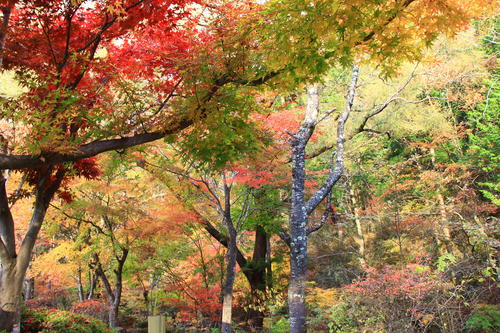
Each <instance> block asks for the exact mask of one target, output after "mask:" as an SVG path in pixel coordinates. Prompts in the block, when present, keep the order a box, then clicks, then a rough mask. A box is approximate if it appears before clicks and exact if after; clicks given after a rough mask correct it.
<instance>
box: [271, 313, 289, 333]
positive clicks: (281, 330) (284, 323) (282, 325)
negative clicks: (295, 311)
mask: <svg viewBox="0 0 500 333" xmlns="http://www.w3.org/2000/svg"><path fill="white" fill-rule="evenodd" d="M289 331H290V320H288V318H285V317H282V318H280V319H279V320H278V321H276V322H275V323H274V324H273V326H272V327H271V330H270V331H269V332H270V333H286V332H289Z"/></svg>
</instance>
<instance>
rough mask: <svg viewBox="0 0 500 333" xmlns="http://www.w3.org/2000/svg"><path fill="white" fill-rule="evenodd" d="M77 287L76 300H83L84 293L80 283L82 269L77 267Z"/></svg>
mask: <svg viewBox="0 0 500 333" xmlns="http://www.w3.org/2000/svg"><path fill="white" fill-rule="evenodd" d="M76 283H77V289H78V300H79V301H80V302H83V301H84V300H85V295H84V292H83V283H82V269H81V268H78V279H77V281H76Z"/></svg>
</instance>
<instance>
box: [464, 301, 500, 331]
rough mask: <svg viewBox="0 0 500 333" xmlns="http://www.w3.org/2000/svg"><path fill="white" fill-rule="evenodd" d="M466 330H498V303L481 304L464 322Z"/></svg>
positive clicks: (499, 325)
mask: <svg viewBox="0 0 500 333" xmlns="http://www.w3.org/2000/svg"><path fill="white" fill-rule="evenodd" d="M465 331H466V332H475V333H476V332H477V333H496V332H500V305H487V304H481V305H480V306H478V307H477V308H476V311H474V312H473V313H472V315H471V316H470V317H469V319H468V320H467V322H466V323H465Z"/></svg>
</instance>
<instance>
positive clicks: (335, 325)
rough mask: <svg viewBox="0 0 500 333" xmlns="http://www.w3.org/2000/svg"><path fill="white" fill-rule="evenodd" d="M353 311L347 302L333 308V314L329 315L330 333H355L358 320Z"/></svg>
mask: <svg viewBox="0 0 500 333" xmlns="http://www.w3.org/2000/svg"><path fill="white" fill-rule="evenodd" d="M351 310H352V309H351V308H350V307H349V303H347V302H342V303H339V304H336V305H334V306H333V307H332V309H331V314H330V315H329V319H330V321H329V322H328V324H327V325H328V329H329V332H330V333H351V332H355V328H356V320H355V319H354V314H353V313H352V312H351Z"/></svg>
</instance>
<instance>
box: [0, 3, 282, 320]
mask: <svg viewBox="0 0 500 333" xmlns="http://www.w3.org/2000/svg"><path fill="white" fill-rule="evenodd" d="M191 3H192V2H187V1H153V0H148V1H142V0H140V1H124V2H119V3H116V2H109V3H108V2H104V3H103V2H95V1H85V2H71V1H52V2H46V3H45V2H44V3H43V4H41V5H40V3H39V2H36V1H34V2H32V1H26V2H21V3H15V2H12V1H10V2H8V6H7V7H5V8H4V7H2V12H3V21H2V28H1V30H0V37H1V38H0V39H1V43H0V44H1V46H2V49H1V51H0V52H1V55H0V56H1V59H2V66H3V67H2V69H7V70H13V71H15V72H16V73H17V74H18V75H17V79H18V80H19V81H20V82H21V84H22V85H23V86H25V87H26V88H27V92H25V93H23V94H21V95H20V96H17V97H15V98H11V99H9V100H5V99H2V118H3V122H4V123H5V128H6V129H5V130H4V133H3V139H2V151H1V152H2V154H1V156H0V168H1V169H2V170H5V169H16V170H20V169H23V170H24V169H31V170H32V171H29V170H24V171H23V172H26V173H30V174H31V175H32V180H33V181H32V182H31V184H32V185H33V187H34V190H33V193H35V197H36V200H35V208H34V214H33V217H32V219H31V222H30V228H29V230H28V232H27V234H26V236H25V238H24V241H23V243H22V245H21V247H20V250H19V252H16V248H15V237H14V233H13V230H14V221H13V219H12V214H11V212H10V210H9V207H8V204H7V201H8V197H7V193H6V191H5V189H3V190H1V191H0V196H2V199H1V201H2V202H3V203H2V207H3V208H2V214H1V215H2V216H1V219H0V224H1V225H2V228H1V229H0V230H1V242H0V258H1V263H2V266H1V271H2V273H1V279H0V280H1V281H0V295H1V297H0V299H1V300H2V301H1V302H2V303H1V304H0V308H1V310H0V318H1V319H2V320H0V322H1V325H0V329H7V330H10V329H12V327H14V326H16V328H15V329H16V330H17V329H18V327H17V323H18V322H19V297H20V288H21V287H20V284H21V282H22V280H23V279H24V275H25V273H26V269H27V267H28V263H29V261H30V256H31V252H32V249H33V246H34V243H35V241H36V238H37V235H38V232H39V230H40V227H41V225H42V222H43V220H44V216H45V213H46V211H47V208H48V205H49V203H50V201H51V200H52V198H53V197H54V195H55V194H56V193H57V192H58V191H59V189H60V186H61V185H62V184H64V183H65V182H67V180H68V176H70V174H71V173H72V172H74V173H79V172H80V175H84V173H85V171H83V170H84V169H86V168H90V169H92V170H93V168H94V166H95V165H94V162H93V160H92V159H90V160H86V158H88V157H92V156H95V155H97V154H100V153H103V152H107V151H112V150H117V149H125V148H128V147H131V146H135V145H139V144H142V143H145V142H150V141H154V140H157V139H160V138H163V137H165V136H166V135H169V134H174V133H177V132H179V131H182V130H183V129H186V128H188V127H190V126H191V125H193V124H194V123H197V122H199V121H200V119H203V118H204V115H205V114H207V113H209V109H210V107H213V106H210V105H208V104H210V102H211V101H212V99H217V96H216V93H217V92H218V91H219V90H220V89H221V87H223V86H225V85H229V84H230V83H233V82H234V83H237V84H250V85H251V84H262V83H263V82H265V81H266V80H269V79H270V78H272V77H273V76H275V75H276V74H273V75H269V76H266V77H262V76H259V77H257V78H255V77H254V78H250V79H244V80H243V79H241V78H240V77H236V78H235V77H234V75H230V74H228V73H225V72H224V70H225V69H226V68H225V67H224V66H221V68H222V70H221V71H219V72H218V73H220V75H218V76H217V77H209V78H206V76H205V77H204V79H206V81H207V82H205V84H204V85H202V87H198V88H197V89H196V90H195V91H193V90H191V88H193V84H192V83H184V84H181V82H182V81H183V78H184V77H189V75H192V76H193V77H194V79H193V80H194V81H196V83H199V82H200V80H199V77H197V75H198V74H199V73H201V71H200V66H195V65H199V64H206V60H205V58H204V55H203V52H206V49H205V48H204V47H205V46H206V44H208V42H209V41H210V40H211V39H210V35H211V34H212V33H213V30H210V29H208V30H207V31H206V35H204V36H201V37H200V36H199V35H203V32H201V31H200V30H199V29H194V28H193V27H195V26H196V20H195V19H194V18H193V17H191V16H189V13H190V12H189V10H188V7H189V5H190V4H191ZM190 20H191V21H190ZM186 21H187V22H189V23H192V26H186V24H184V23H185V22H186ZM180 23H182V24H180ZM153 32H155V33H154V34H153V36H155V37H156V38H157V39H155V41H156V42H158V41H161V42H162V43H165V44H168V45H169V47H168V48H165V49H158V50H156V51H157V52H158V53H157V54H156V55H158V54H160V55H161V56H159V57H160V58H161V61H160V63H152V64H151V66H150V67H148V70H144V71H142V73H147V74H149V75H153V77H150V78H149V79H150V81H149V84H146V85H147V88H148V89H152V90H154V94H151V96H153V97H154V98H149V99H147V98H145V97H144V96H138V94H135V95H134V94H130V92H131V90H132V89H131V88H130V86H129V82H127V81H126V80H123V79H122V75H123V77H125V78H129V77H131V76H133V75H132V73H133V72H134V71H136V70H137V67H136V62H137V59H144V60H146V61H147V58H148V57H149V56H150V55H151V53H150V50H148V49H144V48H141V47H139V46H140V45H141V43H142V44H143V45H144V47H145V48H147V47H149V46H151V45H149V44H147V43H143V41H144V39H147V40H149V36H151V34H152V33H153ZM124 40H126V42H123V43H120V41H124ZM4 42H5V43H4ZM193 45H198V46H200V48H194V47H192V46H193ZM170 46H172V47H170ZM215 47H216V48H217V46H215ZM25 48H28V49H31V50H32V52H26V51H25ZM208 49H210V47H208ZM219 49H220V48H219ZM125 54H126V55H127V56H128V57H124V55H125ZM144 57H146V58H144ZM122 59H126V60H130V61H129V62H121V61H120V60H122ZM187 59H194V60H193V61H192V62H190V63H188V64H187V63H186V62H185V61H186V60H187ZM190 65H191V66H194V67H196V68H193V72H192V73H186V71H184V69H185V68H186V67H189V66H190ZM157 70H159V71H161V73H162V75H161V78H160V79H158V80H154V79H155V77H154V75H157V74H158V73H159V72H158V71H157ZM135 73H137V72H135ZM186 81H187V80H186ZM153 83H154V84H153ZM158 87H160V88H158ZM135 88H137V86H136V87H135ZM143 88H144V87H143ZM154 88H156V89H154ZM184 89H186V94H187V95H188V96H189V98H187V99H184V96H185V95H184V94H183V93H180V91H182V90H184ZM143 90H144V89H143ZM135 91H137V90H135ZM150 91H151V90H150ZM139 95H140V94H139ZM174 95H176V96H182V97H180V98H179V99H180V101H181V103H180V104H184V107H181V106H180V105H179V104H177V105H172V101H171V99H173V97H174ZM139 97H141V98H142V99H140V98H139ZM137 100H139V101H140V102H141V103H138V104H134V103H133V102H136V101H137ZM186 100H187V101H186ZM193 100H195V101H196V103H194V102H193ZM7 102H8V103H7ZM175 107H178V109H179V110H182V109H183V108H185V109H187V110H184V111H185V112H184V111H183V112H177V113H176V112H175ZM151 110H155V111H151ZM108 120H109V121H108ZM15 128H16V129H18V128H21V129H22V130H20V131H17V130H15ZM33 137H35V138H37V140H35V141H33V140H32V138H33ZM82 160H83V162H79V161H82ZM61 163H65V164H64V165H61ZM79 163H80V169H78V168H79V167H78V165H79ZM75 165H76V168H75ZM5 182H6V179H3V180H2V181H1V186H2V187H5V186H4V185H5Z"/></svg>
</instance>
